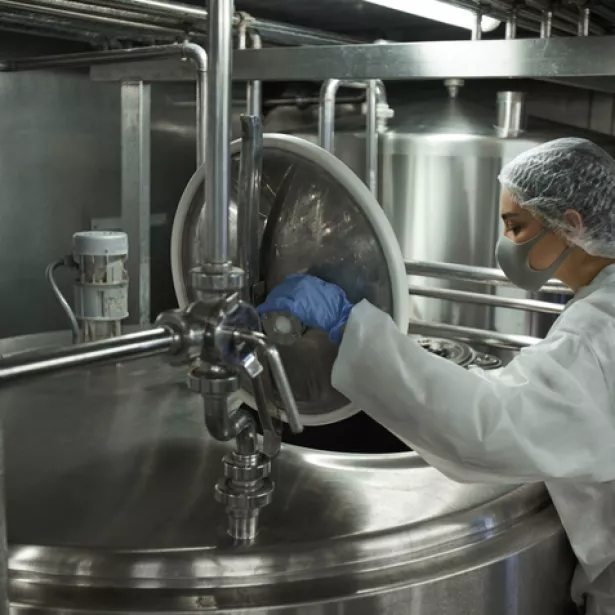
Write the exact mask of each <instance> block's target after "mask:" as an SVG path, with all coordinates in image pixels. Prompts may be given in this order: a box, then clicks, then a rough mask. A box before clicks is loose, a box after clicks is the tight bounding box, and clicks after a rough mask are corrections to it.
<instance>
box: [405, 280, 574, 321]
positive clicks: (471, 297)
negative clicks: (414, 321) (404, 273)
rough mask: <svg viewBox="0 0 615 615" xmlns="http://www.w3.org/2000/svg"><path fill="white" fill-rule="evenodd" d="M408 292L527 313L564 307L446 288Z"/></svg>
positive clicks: (551, 311) (552, 311) (418, 288)
mask: <svg viewBox="0 0 615 615" xmlns="http://www.w3.org/2000/svg"><path fill="white" fill-rule="evenodd" d="M408 292H409V293H410V294H411V295H418V296H420V297H433V298H434V299H444V300H447V301H460V302H461V303H477V304H480V305H492V306H495V307H503V308H510V309H512V310H525V311H528V312H540V313H542V314H561V313H562V311H563V310H564V306H563V305H561V304H559V303H549V302H548V301H534V300H533V299H514V298H510V297H499V296H496V295H484V294H482V293H473V292H468V291H464V290H453V289H448V288H434V287H430V286H416V285H413V284H411V285H409V286H408Z"/></svg>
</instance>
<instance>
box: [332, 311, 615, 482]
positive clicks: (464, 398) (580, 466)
mask: <svg viewBox="0 0 615 615" xmlns="http://www.w3.org/2000/svg"><path fill="white" fill-rule="evenodd" d="M332 382H333V386H335V388H336V389H338V390H339V391H340V392H341V393H343V394H344V395H345V396H346V397H348V399H350V400H351V401H352V402H353V403H355V404H357V405H358V406H359V407H360V408H361V409H362V410H364V411H365V412H366V413H367V414H369V415H370V416H371V417H372V418H373V419H375V420H376V421H378V422H379V423H381V424H382V425H383V426H385V427H386V428H388V429H389V430H390V431H392V432H393V433H394V434H396V435H397V436H398V437H399V438H401V439H402V440H404V441H405V442H406V443H408V444H409V445H410V446H411V447H412V448H413V449H415V450H416V451H417V452H418V453H419V454H420V455H421V456H423V457H424V458H425V460H426V461H428V462H429V463H430V464H432V465H433V466H435V467H436V468H438V469H439V470H441V471H442V472H443V473H445V474H447V475H448V476H450V477H451V478H453V479H455V480H458V481H465V482H476V481H480V482H484V481H491V482H493V481H497V482H510V483H518V482H538V481H543V480H555V479H570V480H575V481H584V480H586V481H610V480H614V479H615V417H613V416H612V413H611V408H610V406H609V404H608V403H605V400H606V399H608V397H607V395H606V389H605V383H604V380H603V376H602V373H601V370H600V366H599V365H598V363H597V361H596V360H595V357H594V355H593V353H592V351H591V349H590V348H589V347H588V346H587V344H586V343H585V342H584V340H583V339H582V338H581V337H579V336H578V335H576V334H574V333H556V334H554V335H552V336H550V337H549V338H548V339H547V340H545V341H543V342H541V343H540V344H538V345H537V346H535V347H533V348H531V349H526V350H525V351H524V352H523V353H522V354H521V355H520V356H518V357H517V358H516V359H515V360H514V361H512V362H511V364H510V365H509V366H508V367H506V368H504V369H502V370H499V371H498V372H497V373H491V374H490V373H489V372H482V371H481V370H469V371H468V370H465V369H463V368H461V367H459V366H457V365H455V364H454V363H451V362H450V361H447V360H445V359H442V358H440V357H437V356H435V355H432V354H430V353H428V352H426V351H425V350H424V349H422V348H421V347H420V346H419V345H418V344H416V343H415V342H414V341H412V340H411V339H410V338H408V336H406V335H405V334H403V333H401V332H400V331H399V330H398V329H397V327H396V326H395V324H394V323H393V321H392V320H391V318H390V317H389V316H388V315H386V314H385V313H384V312H382V311H380V310H378V309H376V308H375V307H373V306H372V305H371V304H369V303H368V302H366V301H363V302H361V303H360V304H358V305H357V306H356V307H355V308H354V309H353V310H352V312H351V315H350V319H349V321H348V324H347V326H346V329H345V333H344V339H343V342H342V345H341V347H340V352H339V356H338V359H337V361H336V363H335V366H334V370H333V375H332Z"/></svg>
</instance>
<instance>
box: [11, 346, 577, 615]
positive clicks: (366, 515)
mask: <svg viewBox="0 0 615 615" xmlns="http://www.w3.org/2000/svg"><path fill="white" fill-rule="evenodd" d="M68 343H70V336H69V335H68V334H64V335H62V334H51V335H46V334H42V335H40V336H36V337H35V336H32V337H28V338H25V339H23V338H22V339H10V340H2V341H0V355H1V354H5V353H7V352H15V351H16V350H18V349H19V348H26V347H28V348H31V347H34V346H41V345H49V344H53V345H55V344H68ZM185 379H186V369H185V368H172V367H170V366H168V365H165V364H164V362H163V361H162V360H161V359H156V358H151V359H146V360H141V361H136V362H127V363H124V364H118V365H115V364H113V365H107V366H102V367H99V368H96V369H91V370H83V371H79V372H74V373H66V374H61V375H54V376H49V377H45V378H42V379H38V380H36V381H25V382H24V383H23V384H18V385H16V386H13V387H10V388H6V387H5V388H3V390H2V391H0V406H1V407H2V408H3V411H4V430H5V431H4V433H5V456H6V489H7V512H8V528H9V543H10V572H11V574H10V597H11V600H12V603H13V606H12V610H11V612H12V613H14V614H15V615H22V614H23V615H25V614H26V613H37V614H38V615H52V614H54V615H66V614H67V613H71V614H72V615H85V614H87V613H123V614H124V615H127V614H131V613H141V614H146V613H157V614H158V615H160V614H162V613H182V614H183V615H187V614H188V613H196V612H200V613H203V612H215V613H227V614H235V615H240V614H245V613H248V612H249V613H250V614H251V615H274V614H275V615H328V614H331V613H336V614H337V615H407V614H408V613H410V612H411V613H412V614H413V615H459V614H460V613H463V614H464V615H509V614H510V613H523V614H524V615H567V614H568V613H569V612H573V611H571V610H570V601H569V599H568V584H569V581H570V578H571V575H572V571H573V567H574V563H575V562H574V558H573V557H572V554H571V551H570V548H569V545H568V542H567V540H566V537H565V535H564V533H563V530H562V528H561V525H560V523H559V520H558V518H557V515H556V513H555V510H554V509H553V506H552V505H551V503H550V500H549V498H548V496H547V493H546V491H545V489H544V487H543V486H542V485H526V486H522V487H510V486H502V485H500V486H497V485H496V486H488V485H466V484H459V483H455V482H452V481H450V480H448V479H446V478H445V477H444V476H443V475H442V474H440V473H439V472H438V471H437V470H435V469H433V468H430V467H429V466H427V465H426V464H425V463H424V462H423V461H421V460H420V458H419V457H418V456H416V455H415V454H414V453H412V452H406V453H401V454H393V455H389V454H380V455H365V454H339V453H335V452H331V451H322V450H319V451H316V450H312V449H307V448H300V447H294V446H285V447H284V448H283V449H282V452H281V453H280V455H279V457H278V458H277V459H276V461H275V463H274V464H273V467H274V470H273V478H274V480H275V483H276V490H275V493H274V499H273V503H272V504H270V505H269V506H267V507H266V508H265V509H264V510H263V512H262V514H261V532H260V534H259V535H258V536H257V538H256V540H255V541H254V542H253V543H251V544H243V545H238V544H233V542H232V540H231V539H230V538H229V537H228V536H227V535H226V533H225V529H226V515H225V511H224V507H223V506H221V505H219V504H218V503H216V502H215V501H214V498H213V491H214V485H215V483H216V481H217V479H218V478H219V477H220V475H221V472H222V463H221V459H222V455H223V454H224V453H225V452H226V451H227V450H228V446H227V445H224V444H220V443H218V442H215V441H213V440H212V439H211V438H209V436H208V435H207V433H206V431H205V427H204V424H203V407H202V399H201V398H200V396H199V395H196V394H194V393H191V392H190V391H189V390H188V388H187V386H186V384H185ZM317 429H318V428H317ZM317 429H316V431H317Z"/></svg>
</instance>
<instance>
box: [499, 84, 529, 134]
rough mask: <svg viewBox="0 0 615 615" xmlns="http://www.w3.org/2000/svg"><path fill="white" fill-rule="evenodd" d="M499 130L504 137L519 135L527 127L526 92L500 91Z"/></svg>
mask: <svg viewBox="0 0 615 615" xmlns="http://www.w3.org/2000/svg"><path fill="white" fill-rule="evenodd" d="M497 113H498V117H497V127H496V128H497V132H498V135H499V136H500V137H501V138H503V139H506V138H510V137H518V136H519V135H520V134H521V133H522V132H523V130H524V129H525V120H526V116H525V94H524V93H523V92H498V96H497Z"/></svg>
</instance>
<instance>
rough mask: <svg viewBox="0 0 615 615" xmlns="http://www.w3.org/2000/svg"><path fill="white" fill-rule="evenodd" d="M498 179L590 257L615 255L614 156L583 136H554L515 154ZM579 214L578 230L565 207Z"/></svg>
mask: <svg viewBox="0 0 615 615" xmlns="http://www.w3.org/2000/svg"><path fill="white" fill-rule="evenodd" d="M499 179H500V182H501V183H502V185H503V186H504V187H505V188H506V189H507V190H508V191H509V192H510V193H511V195H512V196H513V198H514V199H515V201H516V202H517V203H518V204H519V205H520V206H521V207H525V208H527V209H530V210H532V213H533V214H535V215H536V216H538V217H539V218H540V219H541V220H542V222H543V223H544V225H545V226H546V227H548V228H550V229H552V230H556V231H560V232H561V233H562V235H564V236H565V237H566V238H567V239H568V240H569V241H570V242H571V243H573V244H576V245H578V246H579V247H581V248H582V249H583V250H585V251H586V252H587V253H589V254H593V255H594V256H606V257H611V258H615V160H614V159H613V158H611V156H609V154H607V153H606V152H605V151H604V150H603V149H602V148H600V147H598V146H597V145H596V144H595V143H592V142H591V141H587V140H586V139H576V138H566V139H556V140H555V141H549V142H547V143H543V144H542V145H538V146H537V147H534V148H532V149H530V150H528V151H527V152H524V153H523V154H521V155H519V156H517V157H516V158H515V159H514V160H513V161H511V162H509V163H508V164H507V165H506V166H505V167H504V168H503V169H502V172H501V173H500V177H499ZM568 209H574V210H576V211H578V212H579V214H580V215H581V218H582V219H583V225H582V228H580V229H578V228H575V227H574V226H572V225H570V224H569V223H567V221H566V218H565V214H566V210H568Z"/></svg>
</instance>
